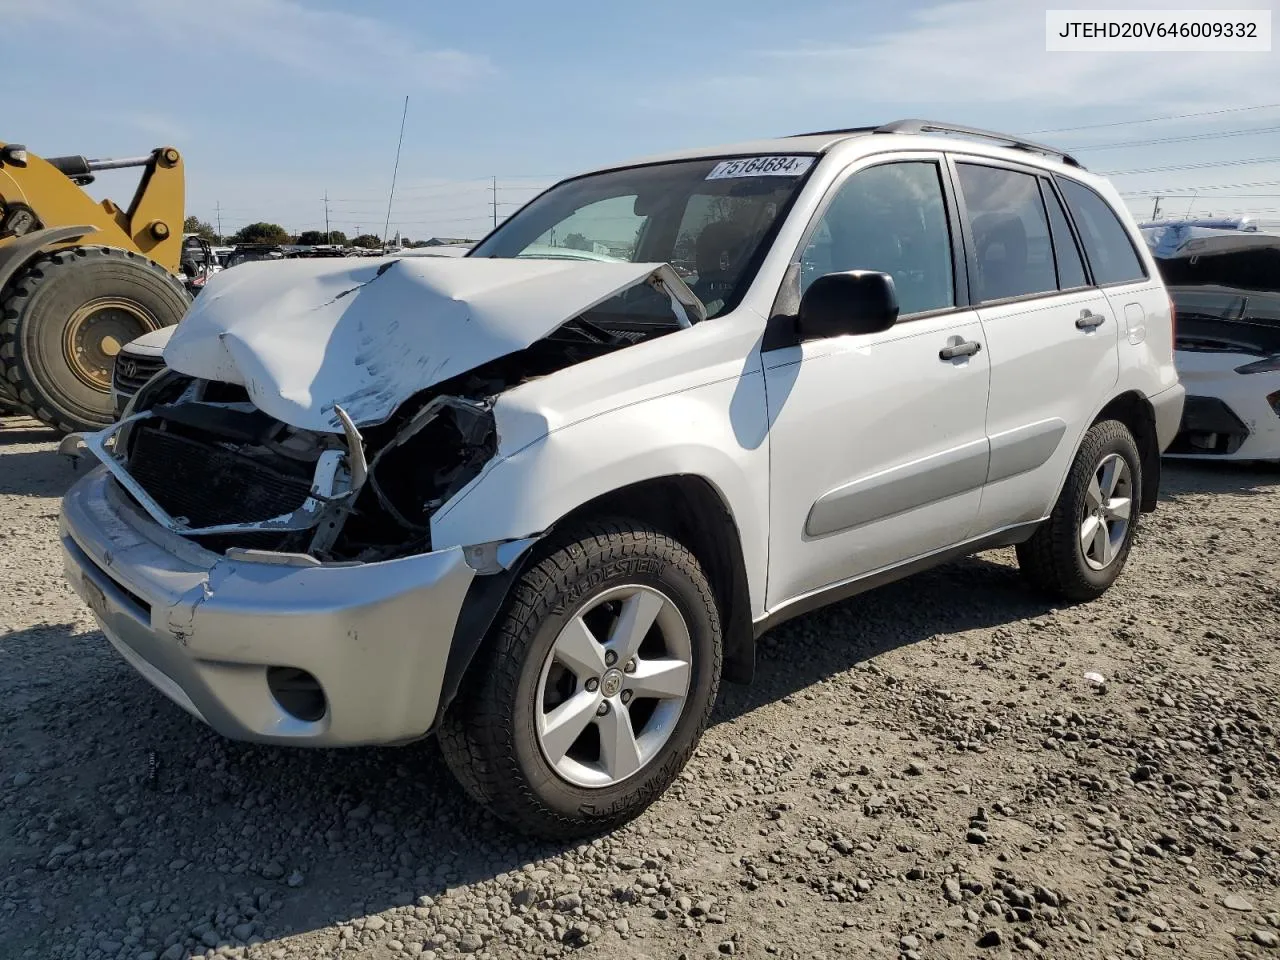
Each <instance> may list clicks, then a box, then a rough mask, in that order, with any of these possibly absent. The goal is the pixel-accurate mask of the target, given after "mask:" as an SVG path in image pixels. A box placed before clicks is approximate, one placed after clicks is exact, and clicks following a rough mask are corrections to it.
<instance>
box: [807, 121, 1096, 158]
mask: <svg viewBox="0 0 1280 960" xmlns="http://www.w3.org/2000/svg"><path fill="white" fill-rule="evenodd" d="M834 133H954V134H959V135H960V136H964V137H972V138H974V139H977V140H989V141H991V142H993V143H998V144H1001V145H1002V146H1006V147H1011V148H1012V149H1014V150H1028V151H1030V152H1032V153H1041V154H1046V155H1048V156H1051V157H1060V158H1061V159H1062V162H1063V163H1065V164H1067V165H1068V166H1072V167H1079V168H1080V169H1081V170H1083V169H1084V164H1082V163H1081V162H1080V161H1079V160H1077V159H1076V158H1075V157H1073V156H1071V154H1069V153H1066V152H1064V151H1062V150H1059V149H1058V148H1057V147H1049V146H1046V145H1045V144H1043V143H1036V142H1035V141H1033V140H1024V139H1022V138H1021V137H1016V136H1013V135H1012V134H1008V133H996V132H995V131H992V130H981V129H979V128H978V127H965V126H961V125H960V124H957V123H938V122H936V121H934V120H895V121H893V122H892V123H885V124H881V125H880V126H878V127H848V128H846V129H843V130H816V131H814V132H813V133H798V134H795V135H794V136H798V137H808V136H821V135H823V134H834Z"/></svg>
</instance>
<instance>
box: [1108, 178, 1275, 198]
mask: <svg viewBox="0 0 1280 960" xmlns="http://www.w3.org/2000/svg"><path fill="white" fill-rule="evenodd" d="M1275 186H1280V180H1253V181H1248V182H1244V183H1207V184H1189V185H1183V186H1179V187H1163V188H1161V189H1159V190H1126V191H1124V192H1123V194H1122V196H1126V197H1140V196H1147V197H1150V196H1154V195H1155V194H1157V193H1159V194H1176V193H1180V192H1185V191H1187V190H1190V191H1193V192H1196V193H1205V192H1207V191H1210V190H1247V189H1251V188H1253V187H1275ZM1219 196H1222V194H1219ZM1240 196H1246V194H1240Z"/></svg>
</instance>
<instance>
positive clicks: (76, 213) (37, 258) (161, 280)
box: [0, 142, 191, 432]
mask: <svg viewBox="0 0 1280 960" xmlns="http://www.w3.org/2000/svg"><path fill="white" fill-rule="evenodd" d="M124 167H141V168H142V178H141V180H140V181H139V183H138V188H137V190H136V192H135V193H134V195H133V201H132V202H131V203H130V204H129V208H128V209H127V210H125V209H121V208H120V207H118V206H117V205H116V204H114V203H113V202H112V201H110V200H103V201H102V202H101V203H97V202H95V201H94V200H93V198H92V197H90V196H89V195H88V194H87V193H85V191H84V190H83V189H81V188H82V187H84V186H86V185H88V184H89V183H92V182H93V177H94V173H95V172H96V171H99V170H114V169H119V168H124ZM183 191H184V184H183V172H182V156H181V155H180V154H179V153H178V151H177V150H175V149H174V148H173V147H160V148H159V149H156V150H153V151H151V153H150V154H148V155H146V156H143V157H132V158H128V159H123V160H86V159H85V158H84V157H79V156H70V157H49V158H45V159H41V158H40V157H37V156H36V155H35V154H33V153H30V152H29V151H28V150H27V149H26V148H25V147H23V146H22V145H20V144H16V143H7V144H6V143H4V142H0V414H3V413H8V412H22V413H29V414H31V415H33V416H35V417H36V418H37V419H39V420H43V421H44V422H45V423H47V424H49V425H50V426H51V427H55V428H56V429H59V430H62V431H68V432H69V431H72V430H96V429H99V428H100V427H102V426H103V425H105V424H108V423H110V422H111V421H112V419H113V417H114V411H113V410H112V407H111V399H110V388H111V371H112V366H113V365H114V362H115V355H116V354H117V353H118V352H119V350H120V348H121V347H122V346H124V345H125V344H126V343H128V342H129V341H130V340H133V339H135V338H136V337H140V336H141V335H142V334H144V333H147V332H148V331H151V330H155V329H158V328H160V327H165V326H170V325H172V324H175V323H177V322H178V320H180V319H181V318H182V315H183V313H185V312H186V309H187V305H188V304H189V303H190V301H191V298H190V296H189V295H188V293H187V292H186V290H185V288H184V287H183V285H182V284H181V283H180V282H179V281H178V279H177V277H176V276H175V275H176V274H177V272H178V270H179V260H180V257H181V251H182V242H183V233H182V223H183V206H184V196H183Z"/></svg>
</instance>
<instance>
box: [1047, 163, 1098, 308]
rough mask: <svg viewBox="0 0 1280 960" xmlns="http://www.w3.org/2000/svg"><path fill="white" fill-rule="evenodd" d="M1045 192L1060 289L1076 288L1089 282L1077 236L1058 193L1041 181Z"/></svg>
mask: <svg viewBox="0 0 1280 960" xmlns="http://www.w3.org/2000/svg"><path fill="white" fill-rule="evenodd" d="M1040 188H1041V190H1042V192H1043V193H1044V205H1045V208H1046V209H1047V210H1048V211H1049V234H1050V235H1051V236H1052V237H1053V259H1054V261H1055V262H1056V263H1057V265H1058V289H1059V290H1074V289H1075V288H1076V287H1083V286H1085V284H1086V283H1087V282H1088V281H1087V280H1086V279H1085V275H1084V261H1082V260H1081V259H1080V250H1079V248H1078V247H1077V246H1076V240H1075V237H1073V236H1072V235H1071V227H1070V226H1069V225H1068V223H1067V214H1066V212H1065V211H1064V210H1063V209H1062V203H1061V202H1060V201H1059V200H1058V197H1057V194H1055V193H1054V192H1053V190H1052V189H1051V188H1050V187H1049V184H1048V181H1045V180H1042V181H1040Z"/></svg>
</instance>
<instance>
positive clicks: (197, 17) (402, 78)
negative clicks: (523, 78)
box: [0, 0, 496, 90]
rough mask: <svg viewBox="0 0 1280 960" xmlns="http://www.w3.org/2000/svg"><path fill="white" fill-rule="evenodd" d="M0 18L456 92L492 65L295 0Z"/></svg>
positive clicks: (165, 1)
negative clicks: (454, 90)
mask: <svg viewBox="0 0 1280 960" xmlns="http://www.w3.org/2000/svg"><path fill="white" fill-rule="evenodd" d="M0 22H3V23H4V24H5V29H6V32H10V31H13V30H15V29H17V28H18V27H19V26H21V25H22V24H23V23H47V24H52V25H53V26H55V27H56V28H57V30H58V32H59V33H60V34H62V35H64V36H65V35H66V34H67V32H69V31H80V32H81V33H82V34H85V35H89V36H96V37H101V38H103V39H106V38H108V37H109V38H111V39H112V40H116V41H124V42H126V43H127V47H126V48H125V49H128V50H129V51H130V52H131V55H133V56H139V57H146V56H148V51H151V55H154V56H156V57H157V58H158V61H159V62H161V63H163V62H164V61H165V60H167V59H168V57H169V56H170V55H172V54H173V53H174V52H179V55H181V54H180V51H182V50H184V49H185V50H189V51H193V52H199V53H202V54H205V55H208V54H213V55H216V56H217V57H219V58H220V59H224V60H225V61H226V62H227V65H228V67H232V66H233V65H234V66H236V67H239V66H240V65H241V64H242V63H243V61H244V59H248V60H249V61H256V62H257V63H258V64H259V65H262V66H267V67H274V68H276V69H281V68H283V69H285V70H288V71H290V72H292V73H294V74H300V75H302V76H305V77H308V78H313V79H316V80H323V81H326V82H328V83H336V84H367V85H371V86H383V85H386V84H387V83H392V84H393V85H394V86H395V87H396V89H400V90H404V89H414V88H418V89H423V88H426V89H457V88H460V87H462V86H464V85H466V84H469V83H473V82H475V81H477V80H479V79H483V78H484V77H486V76H488V75H490V74H493V73H494V72H496V71H495V69H494V66H493V64H492V62H491V61H490V60H489V58H488V57H487V56H485V55H483V54H474V53H468V52H465V51H462V50H455V49H451V48H447V47H433V46H429V45H426V44H424V43H423V42H421V40H420V39H419V38H416V37H414V36H413V35H412V34H411V33H410V32H409V31H406V30H404V29H402V28H397V27H396V26H394V25H392V24H390V23H384V22H382V21H379V20H375V19H373V18H371V17H367V16H362V15H360V14H358V13H349V12H346V11H336V10H318V9H312V8H310V7H307V6H305V5H304V4H303V3H301V2H299V0H214V2H206V3H197V2H185V0H184V2H178V3H174V2H172V0H112V2H111V3H110V4H105V3H100V2H97V0H62V2H59V3H43V2H42V3H32V2H30V0H0ZM263 78H264V80H268V81H269V80H270V79H271V74H270V73H265V74H263ZM174 80H175V82H176V80H177V78H174Z"/></svg>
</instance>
